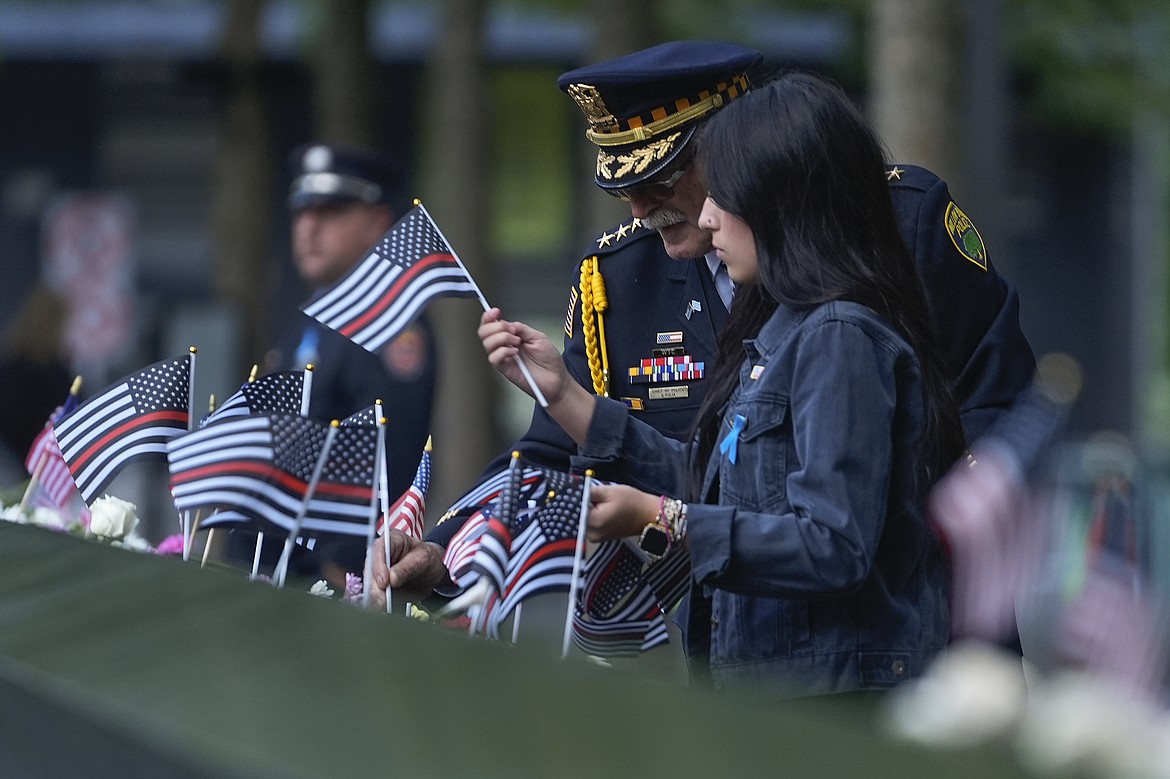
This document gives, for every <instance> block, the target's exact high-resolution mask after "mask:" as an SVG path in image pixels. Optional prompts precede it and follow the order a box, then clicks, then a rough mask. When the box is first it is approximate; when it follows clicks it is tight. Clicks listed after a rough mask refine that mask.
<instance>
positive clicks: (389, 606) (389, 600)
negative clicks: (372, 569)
mask: <svg viewBox="0 0 1170 779" xmlns="http://www.w3.org/2000/svg"><path fill="white" fill-rule="evenodd" d="M374 408H375V409H376V411H377V413H378V428H379V430H378V435H379V440H380V441H381V443H382V459H381V460H380V461H379V462H378V486H379V493H380V494H381V498H382V552H383V553H384V554H385V557H386V568H387V570H389V568H390V477H389V475H387V473H386V470H387V468H388V467H389V466H388V465H387V463H386V422H387V420H386V417H385V416H384V415H383V414H382V401H381V399H379V400H376V401H375V402H374ZM372 576H373V575H372V574H371V581H372ZM385 594H386V613H387V614H390V613H392V612H393V611H394V602H393V593H391V592H390V581H389V580H387V581H386V593H385Z"/></svg>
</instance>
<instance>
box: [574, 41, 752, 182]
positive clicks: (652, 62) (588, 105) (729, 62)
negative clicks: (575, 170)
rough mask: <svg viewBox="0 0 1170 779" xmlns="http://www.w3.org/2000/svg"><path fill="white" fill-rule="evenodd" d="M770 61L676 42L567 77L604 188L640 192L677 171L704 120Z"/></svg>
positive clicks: (740, 50) (717, 46) (741, 50)
mask: <svg viewBox="0 0 1170 779" xmlns="http://www.w3.org/2000/svg"><path fill="white" fill-rule="evenodd" d="M762 59H763V57H762V55H761V54H760V52H758V51H756V50H755V49H749V48H745V47H743V46H736V45H734V44H730V43H716V42H709V41H675V42H673V43H663V44H661V45H658V46H653V47H651V48H649V49H644V50H642V51H637V52H634V53H633V54H627V55H625V56H624V57H618V58H617V59H613V60H609V61H608V62H601V63H598V64H596V65H588V66H586V67H583V68H578V69H577V70H571V71H569V72H568V73H564V74H562V75H561V77H560V78H558V79H557V86H559V87H560V88H561V89H562V90H564V91H565V92H566V93H567V94H568V95H569V97H571V98H573V100H575V101H576V102H577V105H578V106H579V107H580V108H581V110H582V111H584V112H585V116H586V117H587V118H588V119H589V129H588V130H587V131H586V133H585V135H586V137H587V138H589V140H590V141H592V142H593V143H595V144H596V145H597V147H598V150H597V171H596V174H595V175H596V179H597V185H598V186H599V187H601V188H602V189H620V188H625V187H631V186H637V185H638V184H640V183H642V182H645V181H647V180H650V179H653V178H654V177H655V176H656V175H657V174H658V173H660V172H662V171H664V170H667V169H668V168H670V167H671V164H672V163H673V162H674V161H675V160H676V159H679V158H680V157H681V155H682V152H683V149H684V148H685V147H686V145H687V143H688V142H689V141H690V140H691V137H692V136H693V135H694V133H695V130H696V129H697V128H698V126H699V125H700V124H701V123H702V121H703V120H704V119H706V118H707V117H709V116H711V115H712V113H714V112H715V111H717V110H719V109H720V108H722V107H723V106H724V105H726V104H727V103H728V101H731V100H734V99H735V98H737V97H739V96H740V95H742V94H743V93H744V92H746V91H747V89H748V72H749V71H750V70H751V69H752V68H754V67H755V66H757V65H758V64H759V63H760V61H761V60H762Z"/></svg>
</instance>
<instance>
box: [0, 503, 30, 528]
mask: <svg viewBox="0 0 1170 779" xmlns="http://www.w3.org/2000/svg"><path fill="white" fill-rule="evenodd" d="M0 519H7V520H8V521H9V522H16V523H18V524H21V525H23V524H24V523H25V522H27V521H28V517H26V516H25V515H24V513H23V512H21V510H20V506H4V507H3V508H0Z"/></svg>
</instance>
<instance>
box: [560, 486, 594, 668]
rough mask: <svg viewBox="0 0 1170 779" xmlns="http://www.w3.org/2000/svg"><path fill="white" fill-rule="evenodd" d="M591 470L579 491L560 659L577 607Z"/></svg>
mask: <svg viewBox="0 0 1170 779" xmlns="http://www.w3.org/2000/svg"><path fill="white" fill-rule="evenodd" d="M592 484H593V471H592V470H588V471H585V488H584V489H583V490H582V491H581V514H580V517H579V518H578V520H577V547H576V549H574V550H573V578H572V580H571V581H570V582H569V607H568V609H567V610H566V611H565V634H564V638H563V639H562V641H561V659H562V660H563V659H565V658H566V657H568V656H569V640H570V638H571V637H572V635H573V611H574V610H575V609H576V608H577V590H579V589H580V583H581V567H582V564H583V561H584V559H585V521H586V519H588V517H589V490H590V488H591V487H592Z"/></svg>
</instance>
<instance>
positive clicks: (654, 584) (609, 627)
mask: <svg viewBox="0 0 1170 779" xmlns="http://www.w3.org/2000/svg"><path fill="white" fill-rule="evenodd" d="M690 572H691V565H690V555H689V554H688V553H687V552H686V551H685V550H683V549H681V548H678V547H676V548H675V549H672V550H671V551H670V552H669V553H667V555H666V556H665V557H664V558H662V559H661V560H659V561H658V562H657V563H655V564H653V565H650V566H648V567H647V566H646V565H645V564H644V563H643V560H642V557H641V555H640V554H639V553H638V552H635V551H633V549H632V548H631V545H630V543H628V542H627V541H625V540H614V541H606V542H604V543H602V544H600V545H599V546H598V547H597V550H596V551H595V552H594V553H593V555H592V556H591V557H590V558H589V560H588V562H586V564H585V571H584V574H583V579H584V581H583V582H582V586H581V589H580V591H579V592H578V593H577V602H576V604H574V613H573V641H574V642H575V643H576V644H577V646H579V647H581V649H583V650H584V651H586V652H588V653H590V654H593V655H598V656H603V657H626V656H631V655H636V654H639V653H640V652H645V651H646V650H648V649H652V648H653V647H656V646H658V645H660V644H664V643H666V642H667V641H668V640H669V636H668V635H667V631H666V619H665V617H666V614H667V613H669V612H670V610H671V609H672V608H674V606H675V605H676V604H677V603H678V601H679V600H680V599H681V598H682V596H683V594H684V593H685V592H686V589H687V587H688V586H689V584H690Z"/></svg>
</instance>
